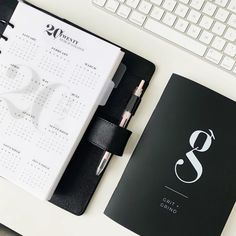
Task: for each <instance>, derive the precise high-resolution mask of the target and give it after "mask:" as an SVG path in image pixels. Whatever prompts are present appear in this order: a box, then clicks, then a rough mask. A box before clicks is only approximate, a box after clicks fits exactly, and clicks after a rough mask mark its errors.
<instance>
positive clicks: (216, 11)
mask: <svg viewBox="0 0 236 236" xmlns="http://www.w3.org/2000/svg"><path fill="white" fill-rule="evenodd" d="M93 3H94V4H95V5H96V6H98V7H100V8H102V9H104V10H106V11H107V12H109V13H111V14H114V15H117V16H118V17H120V18H122V19H124V20H126V21H127V22H129V23H132V24H134V25H136V26H138V27H142V28H143V29H144V30H146V31H149V32H151V33H153V34H155V35H156V36H160V37H161V38H164V39H166V40H168V41H171V42H172V43H175V44H177V45H179V46H181V47H183V48H185V49H187V50H189V51H191V52H192V53H194V54H197V55H198V56H200V57H201V58H204V59H206V60H208V61H209V62H212V63H214V64H215V65H217V66H218V67H220V68H222V69H224V70H227V71H228V72H230V73H232V74H234V75H236V0H215V1H203V0H178V1H176V0H93Z"/></svg>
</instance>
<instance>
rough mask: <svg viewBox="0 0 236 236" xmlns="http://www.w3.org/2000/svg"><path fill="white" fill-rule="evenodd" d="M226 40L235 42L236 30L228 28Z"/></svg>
mask: <svg viewBox="0 0 236 236" xmlns="http://www.w3.org/2000/svg"><path fill="white" fill-rule="evenodd" d="M224 38H226V39H228V40H229V41H232V42H234V41H235V40H236V30H235V29H233V28H228V29H227V31H226V33H225V35H224Z"/></svg>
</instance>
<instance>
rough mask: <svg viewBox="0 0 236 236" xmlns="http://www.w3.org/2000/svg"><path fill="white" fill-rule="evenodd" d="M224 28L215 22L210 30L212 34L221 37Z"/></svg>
mask: <svg viewBox="0 0 236 236" xmlns="http://www.w3.org/2000/svg"><path fill="white" fill-rule="evenodd" d="M225 28H226V26H225V25H224V24H222V23H220V22H215V24H214V26H213V28H212V32H213V33H215V34H217V35H219V36H221V35H222V34H223V33H224V31H225Z"/></svg>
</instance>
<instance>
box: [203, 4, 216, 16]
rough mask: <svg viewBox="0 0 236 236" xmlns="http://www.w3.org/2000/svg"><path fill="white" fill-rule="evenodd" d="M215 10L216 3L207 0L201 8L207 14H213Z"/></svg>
mask: <svg viewBox="0 0 236 236" xmlns="http://www.w3.org/2000/svg"><path fill="white" fill-rule="evenodd" d="M215 10H216V5H215V4H213V3H211V2H207V3H206V5H205V6H204V8H203V12H204V13H205V14H207V15H209V16H213V14H214V12H215Z"/></svg>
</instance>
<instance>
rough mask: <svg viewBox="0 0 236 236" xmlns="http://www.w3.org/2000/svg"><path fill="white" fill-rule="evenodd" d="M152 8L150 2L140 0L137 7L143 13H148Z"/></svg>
mask: <svg viewBox="0 0 236 236" xmlns="http://www.w3.org/2000/svg"><path fill="white" fill-rule="evenodd" d="M151 8H152V4H151V3H150V2H147V1H142V2H141V3H140V5H139V7H138V9H139V11H141V12H142V13H144V14H148V13H149V12H150V10H151Z"/></svg>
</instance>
